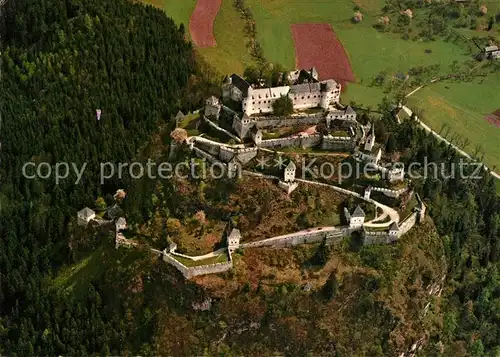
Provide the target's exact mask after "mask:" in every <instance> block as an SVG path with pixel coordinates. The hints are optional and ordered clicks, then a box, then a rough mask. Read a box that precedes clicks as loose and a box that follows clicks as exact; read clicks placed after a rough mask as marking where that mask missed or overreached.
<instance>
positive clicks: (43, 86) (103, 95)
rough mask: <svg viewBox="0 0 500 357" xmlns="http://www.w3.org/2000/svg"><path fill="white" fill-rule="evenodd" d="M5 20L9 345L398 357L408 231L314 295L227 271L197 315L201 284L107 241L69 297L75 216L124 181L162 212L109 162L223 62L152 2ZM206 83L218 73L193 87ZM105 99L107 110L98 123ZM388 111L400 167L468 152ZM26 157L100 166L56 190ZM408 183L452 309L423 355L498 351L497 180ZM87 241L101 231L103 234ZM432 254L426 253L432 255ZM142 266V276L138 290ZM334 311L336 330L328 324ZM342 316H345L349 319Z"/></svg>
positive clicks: (169, 196) (445, 310) (110, 0)
mask: <svg viewBox="0 0 500 357" xmlns="http://www.w3.org/2000/svg"><path fill="white" fill-rule="evenodd" d="M3 16H4V19H5V27H4V29H3V34H2V43H1V46H2V48H1V51H2V67H1V69H2V73H1V86H2V90H1V91H0V103H1V114H2V122H1V127H0V140H1V166H0V169H1V171H0V173H1V176H0V180H1V181H0V182H1V193H0V204H1V211H0V288H1V289H0V355H8V356H35V355H38V356H40V355H44V356H54V355H67V356H87V355H102V356H107V355H127V354H130V355H143V356H152V355H175V356H182V355H186V356H193V355H226V356H231V355H238V356H240V355H272V354H273V353H275V352H279V353H281V354H282V355H287V356H299V355H300V356H302V355H303V356H306V355H312V356H349V355H359V356H388V355H390V352H389V351H392V350H391V347H390V345H391V339H392V337H393V336H391V331H392V329H393V326H394V324H395V321H396V318H395V316H394V314H393V311H392V310H391V309H389V308H388V307H387V305H389V301H380V300H378V301H377V297H380V296H383V294H382V295H378V294H379V293H380V292H382V291H385V290H387V289H389V290H390V289H391V287H392V284H393V283H394V282H393V281H391V279H390V278H387V276H390V275H384V274H386V273H387V274H388V272H389V271H391V272H392V273H393V272H394V271H397V270H399V269H400V268H401V267H400V264H402V262H401V261H398V260H397V259H394V256H397V255H396V254H395V253H394V252H397V251H399V252H401V251H404V249H405V248H406V246H405V244H406V242H402V243H401V244H398V245H395V246H391V247H389V246H387V247H370V248H366V249H365V248H363V249H361V251H360V252H356V253H352V252H349V254H350V257H351V258H352V259H359V261H360V262H361V263H360V264H364V266H365V267H366V268H367V269H372V270H373V269H378V268H380V267H383V269H380V276H379V277H378V278H377V279H374V278H370V279H368V278H366V277H364V276H363V275H354V276H353V277H349V279H347V278H346V279H344V280H343V281H341V280H340V279H339V280H338V281H337V278H336V277H335V275H333V276H332V278H331V279H329V280H328V281H327V283H326V285H325V287H324V289H319V291H318V292H315V293H314V294H311V295H305V294H304V292H303V291H302V289H301V288H300V287H297V286H293V284H286V285H281V286H276V287H275V291H273V292H272V293H269V291H267V292H266V291H265V289H264V288H261V286H260V285H259V287H258V288H257V289H253V288H252V287H251V286H250V285H249V284H244V285H243V284H242V286H236V287H234V285H235V284H234V281H231V284H227V285H228V286H230V285H232V286H233V287H234V293H233V294H227V295H226V296H225V297H224V298H218V299H214V301H213V304H212V309H211V310H210V311H203V312H200V311H193V307H192V306H193V305H192V302H199V301H203V300H204V299H205V298H206V294H207V293H206V292H204V291H201V290H200V288H199V287H198V286H195V284H193V283H192V282H189V281H184V279H182V277H180V276H179V274H178V272H176V271H175V269H173V268H171V267H169V266H168V265H166V264H162V262H154V261H152V260H151V258H150V256H149V255H148V254H146V253H144V252H141V251H135V250H132V251H130V252H128V253H124V252H123V251H121V250H114V248H113V247H112V245H111V244H112V243H110V242H109V243H107V245H106V243H99V244H97V243H96V244H95V247H98V246H99V247H98V248H96V250H95V251H93V252H92V250H91V252H92V254H91V257H92V258H90V259H91V260H90V263H89V265H88V269H100V273H99V274H94V275H92V274H88V276H83V275H82V276H76V277H75V280H76V281H75V284H74V285H75V286H74V288H73V290H71V292H68V291H65V290H64V289H59V288H58V283H59V282H60V280H61V279H62V278H64V276H62V278H61V274H60V273H61V270H60V268H61V267H62V266H64V265H70V264H76V265H78V264H80V262H81V260H80V259H81V256H83V254H82V255H81V256H74V254H70V252H71V249H70V247H69V244H68V243H69V242H70V241H71V239H70V238H71V236H72V235H75V234H76V233H75V230H73V229H72V228H71V224H70V222H71V221H72V220H74V217H75V213H76V211H77V210H79V209H81V208H82V207H84V206H91V205H92V202H94V200H95V198H96V197H97V196H104V197H106V195H108V194H112V193H114V192H115V190H116V189H117V188H122V186H126V187H127V188H130V189H131V190H134V189H135V190H137V191H140V192H141V193H142V194H143V195H142V194H141V195H138V194H136V195H133V196H134V198H133V200H129V202H127V203H126V209H127V210H128V212H127V213H128V214H129V215H130V216H134V217H138V218H136V220H137V221H141V220H142V221H147V220H148V219H149V218H150V216H149V215H148V214H147V213H146V212H145V211H147V209H145V207H150V208H151V196H152V190H151V191H148V190H147V189H146V188H141V187H134V186H139V185H138V184H136V183H130V182H129V183H127V182H120V181H118V180H114V181H113V180H110V182H107V183H106V185H100V183H99V179H98V174H99V163H100V162H107V161H111V162H129V161H131V160H132V159H133V158H134V157H135V156H136V155H137V152H138V151H139V150H140V149H141V148H142V147H143V145H144V144H145V143H146V142H147V141H148V140H149V139H150V138H151V135H152V134H153V133H155V132H156V131H157V130H158V127H160V126H162V125H164V124H168V123H169V119H170V118H172V116H173V115H175V113H177V110H179V109H180V108H184V109H193V108H194V105H199V104H200V103H199V99H200V98H202V97H203V96H202V95H199V96H198V95H197V94H196V91H197V90H207V89H209V87H210V86H208V85H205V84H206V83H202V82H203V81H206V76H207V73H208V76H213V73H212V74H210V69H208V68H205V67H203V64H200V63H197V61H196V60H195V59H194V56H193V52H192V48H191V45H190V44H189V43H187V42H185V40H184V30H183V28H182V27H181V28H177V27H176V26H175V25H174V23H173V22H172V21H171V20H170V19H169V18H168V17H167V16H165V14H164V13H162V12H160V11H159V10H156V9H154V8H152V7H145V6H142V5H138V4H133V3H130V2H127V1H125V0H85V1H83V0H9V1H8V2H7V4H6V5H5V7H4V9H3ZM200 67H203V68H204V70H203V71H202V72H203V73H201V74H200ZM193 76H194V77H197V76H200V77H203V76H205V77H203V78H201V80H199V81H197V80H194V81H193ZM193 82H195V83H197V85H198V87H197V86H196V85H193ZM200 83H201V84H200ZM188 88H189V90H188ZM183 98H186V100H189V103H185V102H184V101H183ZM96 109H101V110H102V116H101V119H100V120H99V121H97V120H96ZM380 111H381V112H382V113H385V115H384V116H383V118H381V120H380V121H378V122H377V125H376V129H377V137H380V138H382V140H385V141H386V149H387V151H388V152H398V153H400V155H401V158H400V160H401V161H403V162H405V163H410V162H414V161H417V162H423V161H424V158H425V157H428V158H429V160H432V161H436V162H442V163H444V164H445V165H446V166H449V167H451V164H452V163H456V162H458V161H459V160H460V157H458V156H457V155H456V153H455V152H454V151H453V150H452V149H451V148H449V147H447V146H446V145H444V144H440V143H438V142H437V141H436V140H435V138H434V137H432V136H429V135H427V134H426V133H425V132H423V131H421V130H420V129H419V128H418V127H417V126H416V125H415V124H414V123H412V122H411V121H407V122H405V123H403V124H401V125H398V124H397V123H396V122H395V120H394V119H393V116H392V114H391V113H390V106H389V105H388V103H384V104H383V105H381V107H380ZM27 161H36V162H42V161H47V162H49V163H51V164H55V163H56V162H62V161H66V162H69V163H71V162H73V163H75V164H76V165H78V166H81V165H82V164H83V163H84V162H87V163H88V166H87V169H86V170H85V175H84V178H83V181H82V182H81V183H79V184H77V185H75V184H74V181H75V177H71V176H70V178H69V179H67V180H64V181H62V182H61V183H60V184H59V185H56V184H55V182H54V181H53V180H52V179H47V180H27V179H24V178H23V176H22V166H23V164H24V163H25V162H27ZM472 169H473V168H472V167H471V170H472ZM163 184H164V187H165V190H164V194H165V197H163V199H165V200H168V201H169V202H168V205H169V206H171V208H172V209H171V212H174V208H175V206H176V202H177V201H175V194H177V193H176V192H175V190H174V189H173V187H172V184H171V183H169V182H164V183H163ZM412 184H413V185H414V189H415V190H416V191H417V192H419V193H420V194H421V195H422V197H424V199H425V201H426V203H427V204H428V208H429V214H430V216H431V217H432V220H433V225H429V226H425V227H426V228H425V229H429V231H428V232H427V231H424V228H421V229H419V230H417V234H421V235H422V236H421V237H413V239H415V240H416V241H417V242H425V241H426V239H427V238H428V237H432V236H435V235H438V238H439V239H438V242H439V244H440V245H442V246H443V247H444V258H445V260H446V267H447V271H446V287H445V289H444V291H443V296H442V300H441V304H440V306H441V309H440V310H439V311H435V312H433V315H432V316H434V320H432V321H431V322H430V323H429V325H428V326H426V332H427V333H428V336H427V337H428V343H427V345H426V348H425V350H423V351H422V352H421V355H422V356H431V357H433V356H436V357H437V356H443V355H444V356H473V357H486V356H497V355H498V353H499V351H500V349H499V348H500V347H499V343H498V341H500V262H499V259H500V240H499V230H500V224H499V223H500V202H499V199H498V196H497V195H496V193H495V182H494V180H493V179H492V178H491V177H489V176H485V177H484V178H483V179H481V180H471V179H463V178H460V177H456V178H452V179H443V178H436V179H427V180H415V181H414V182H413V183H412ZM154 185H155V183H154V182H151V183H148V187H150V186H152V187H154ZM227 191H230V187H229V186H228V187H227ZM224 194H229V193H228V192H224ZM142 197H143V198H144V199H142ZM188 209H189V207H183V209H182V210H181V209H179V210H178V211H180V212H183V211H184V210H185V211H187V210H188ZM172 214H173V213H172ZM141 216H142V217H141ZM429 227H430V228H429ZM434 231H436V232H437V233H435V232H434ZM79 234H82V235H84V234H85V233H82V232H80V233H79ZM92 238H93V239H96V238H97V239H102V241H103V242H104V241H105V239H106V238H107V237H106V236H102V237H101V236H98V237H92ZM429 239H430V238H429ZM422 244H423V243H422ZM107 248H109V249H108V250H107V251H106V254H100V253H101V252H102V250H103V249H107ZM319 249H321V251H319V252H316V253H313V254H312V256H313V257H316V258H313V259H314V260H319V261H320V263H321V264H324V263H325V262H326V261H328V259H329V258H331V252H330V253H329V252H325V251H323V249H326V248H325V247H324V246H321V247H319ZM299 253H300V254H302V253H301V251H300V250H298V253H297V252H295V253H293V254H295V255H297V254H299ZM427 253H428V254H426V255H427V258H428V259H431V258H429V257H432V259H434V253H435V254H436V255H437V253H436V252H427ZM271 254H273V253H271ZM283 254H287V253H283ZM304 254H305V253H304ZM346 254H347V253H346ZM317 257H321V259H318V258H317ZM354 257H356V258H354ZM281 259H283V256H281V258H280V263H281ZM301 264H302V262H301ZM376 264H379V266H376ZM386 267H389V268H390V269H388V268H387V269H386ZM275 269H278V268H276V267H275ZM414 273H415V274H416V275H422V276H424V277H425V275H426V272H419V271H416V272H414ZM231 274H233V273H231ZM235 274H236V273H235ZM138 275H139V276H140V277H141V279H139V280H140V281H141V283H140V284H139V283H137V284H135V285H137V286H134V287H135V289H130V285H131V284H130V282H134V281H135V279H136V278H137V276H138ZM89 277H90V278H89ZM360 277H362V278H363V279H364V280H363V279H361V278H360ZM225 278H227V279H229V280H230V279H232V278H233V277H232V275H229V276H225ZM351 278H352V279H351ZM89 279H90V280H89ZM351 280H352V282H351ZM355 280H361V283H360V285H359V286H355V287H356V289H358V290H357V291H359V293H358V295H355V297H356V298H355V299H352V300H349V301H347V300H346V301H345V304H344V301H341V302H339V304H342V305H345V309H344V310H342V311H340V310H337V309H335V310H331V309H330V308H329V307H326V306H330V305H327V304H330V303H332V300H335V299H336V298H337V297H342V296H343V294H345V295H349V293H350V292H349V291H347V290H348V288H349V287H350V285H349V284H351V283H353V284H354V281H355ZM402 283H403V285H405V286H406V285H410V282H402ZM132 285H134V284H132ZM221 290H223V287H221ZM323 295H327V298H325V296H323ZM410 295H411V294H410ZM349 296H350V295H349ZM359 296H360V298H359V299H358V300H357V298H358V297H359ZM411 309H412V307H411V306H410V305H408V306H407V310H408V311H410V310H411ZM260 312H262V314H260ZM257 316H259V318H260V320H259V321H258V323H256V325H252V326H260V327H256V328H254V327H252V328H250V327H248V326H247V325H249V323H248V322H249V321H251V320H252V319H256V318H257ZM342 318H345V320H342ZM321 319H323V321H325V320H326V321H328V325H329V326H330V327H332V328H331V330H330V331H332V330H333V331H335V332H336V333H337V334H332V333H330V332H327V331H328V327H329V326H324V325H320V324H319V322H318V321H320V320H321ZM337 321H348V322H349V323H343V322H341V326H337V325H335V324H336V322H337ZM245 323H247V325H245ZM242 326H245V327H242ZM345 329H347V330H349V331H347V332H346V333H345V334H342V332H343V331H345ZM238 331H242V332H238ZM406 332H408V331H406ZM346 336H347V338H346ZM353 336H355V337H356V342H357V343H359V344H356V343H353V338H351V337H353ZM366 336H376V338H374V339H370V338H366ZM417 337H420V336H417Z"/></svg>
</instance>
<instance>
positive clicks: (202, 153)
mask: <svg viewBox="0 0 500 357" xmlns="http://www.w3.org/2000/svg"><path fill="white" fill-rule="evenodd" d="M193 150H194V152H195V153H196V155H197V156H198V157H200V158H202V159H206V160H207V161H208V162H210V163H211V164H213V163H214V162H218V161H219V160H217V158H216V157H215V156H213V155H210V154H209V153H208V152H206V151H204V150H201V149H198V148H197V147H196V146H193Z"/></svg>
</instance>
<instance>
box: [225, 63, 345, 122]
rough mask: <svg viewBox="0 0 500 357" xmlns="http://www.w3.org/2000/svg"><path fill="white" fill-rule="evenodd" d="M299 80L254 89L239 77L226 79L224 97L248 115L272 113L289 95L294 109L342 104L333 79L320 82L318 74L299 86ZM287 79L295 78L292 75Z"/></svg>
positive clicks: (234, 75) (312, 70)
mask: <svg viewBox="0 0 500 357" xmlns="http://www.w3.org/2000/svg"><path fill="white" fill-rule="evenodd" d="M296 72H302V71H296ZM296 72H292V73H296ZM303 72H305V73H306V74H310V73H314V74H316V73H317V72H316V70H315V69H314V68H312V69H311V70H310V72H308V71H303ZM300 77H301V76H299V75H297V80H296V81H294V82H295V83H294V84H292V85H290V86H280V87H272V88H254V86H251V85H250V84H249V83H248V82H247V81H245V80H244V79H243V78H241V77H240V76H238V75H237V74H232V75H231V76H230V77H228V78H227V80H226V82H225V84H224V87H223V92H222V93H223V97H225V98H231V99H232V100H234V101H238V102H239V101H241V103H242V111H243V113H245V114H246V115H249V116H250V115H252V114H267V113H272V111H273V103H274V101H276V100H277V99H279V98H280V97H283V96H288V97H289V98H290V99H291V100H292V102H293V107H294V109H297V110H303V109H309V108H316V107H321V108H323V109H328V107H329V106H330V105H331V104H334V103H338V102H339V100H340V90H341V86H340V84H339V83H337V82H335V81H334V80H333V79H328V80H324V81H318V78H317V74H316V75H309V76H308V78H307V79H304V80H303V83H300V84H299V83H298V82H299V81H298V78H300ZM302 77H303V76H302ZM288 78H289V79H290V78H293V77H291V76H290V75H289V76H288ZM293 79H295V78H293Z"/></svg>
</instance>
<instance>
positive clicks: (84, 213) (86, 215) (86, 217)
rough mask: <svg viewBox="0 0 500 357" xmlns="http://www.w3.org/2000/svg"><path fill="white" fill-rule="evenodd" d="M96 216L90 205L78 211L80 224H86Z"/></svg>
mask: <svg viewBox="0 0 500 357" xmlns="http://www.w3.org/2000/svg"><path fill="white" fill-rule="evenodd" d="M94 217H95V212H94V211H93V210H91V209H90V208H88V207H85V208H84V209H82V210H80V211H78V212H77V218H78V225H80V226H86V225H87V224H88V223H89V222H90V221H91V220H93V219H94Z"/></svg>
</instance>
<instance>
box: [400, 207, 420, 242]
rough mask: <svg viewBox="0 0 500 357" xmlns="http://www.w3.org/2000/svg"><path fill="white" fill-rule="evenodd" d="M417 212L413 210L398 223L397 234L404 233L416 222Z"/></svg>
mask: <svg viewBox="0 0 500 357" xmlns="http://www.w3.org/2000/svg"><path fill="white" fill-rule="evenodd" d="M417 218H418V212H413V213H412V214H411V215H409V216H408V217H407V218H405V220H404V221H403V222H401V223H400V224H399V236H402V235H403V234H406V233H407V232H408V231H409V230H410V229H412V228H413V226H414V225H415V223H417Z"/></svg>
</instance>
